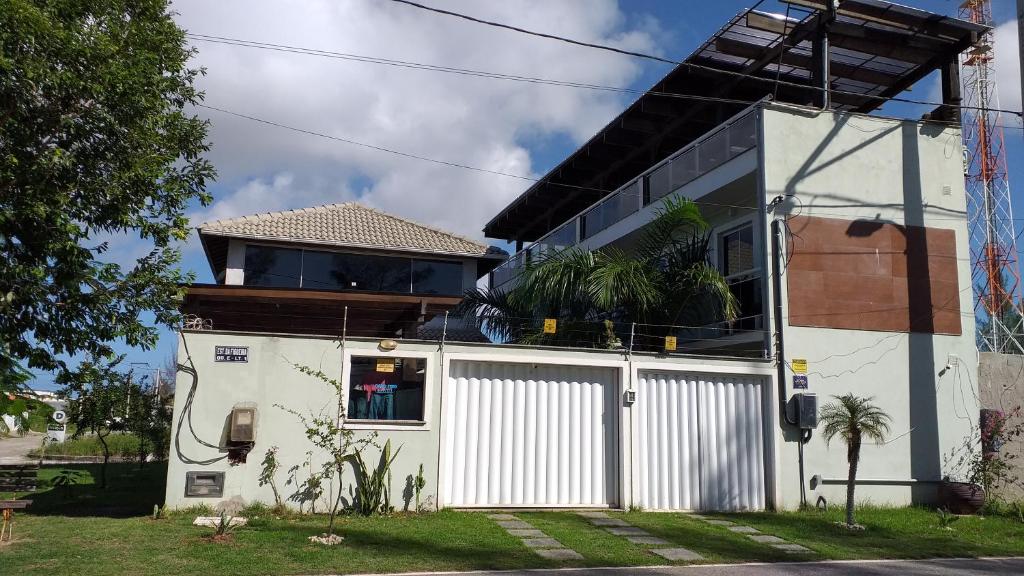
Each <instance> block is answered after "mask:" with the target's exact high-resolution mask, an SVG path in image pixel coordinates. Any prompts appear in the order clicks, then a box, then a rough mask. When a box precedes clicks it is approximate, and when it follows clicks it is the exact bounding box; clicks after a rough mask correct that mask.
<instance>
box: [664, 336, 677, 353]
mask: <svg viewBox="0 0 1024 576" xmlns="http://www.w3.org/2000/svg"><path fill="white" fill-rule="evenodd" d="M675 349H676V337H675V336H665V350H668V351H670V352H672V351H674V350H675Z"/></svg>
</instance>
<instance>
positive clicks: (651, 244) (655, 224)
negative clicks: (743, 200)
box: [637, 196, 708, 259]
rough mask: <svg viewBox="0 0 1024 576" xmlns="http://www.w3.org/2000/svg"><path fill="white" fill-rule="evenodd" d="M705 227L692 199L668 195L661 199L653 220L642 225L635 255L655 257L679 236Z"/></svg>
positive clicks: (684, 235) (700, 231)
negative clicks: (661, 202) (660, 204)
mask: <svg viewBox="0 0 1024 576" xmlns="http://www.w3.org/2000/svg"><path fill="white" fill-rule="evenodd" d="M707 227H708V223H707V221H706V220H704V217H703V216H701V214H700V208H698V207H697V205H696V204H695V203H694V202H693V201H692V200H688V199H686V198H676V197H672V196H669V197H667V198H665V199H664V200H663V204H662V206H661V207H660V208H659V209H658V211H657V216H656V217H655V218H654V220H652V221H651V222H650V223H648V224H647V225H646V226H645V227H644V230H643V234H642V235H641V237H640V242H639V248H638V250H637V256H638V257H639V258H644V259H646V258H657V257H659V256H660V255H661V254H662V252H664V251H665V249H666V247H668V246H671V245H672V244H674V243H675V242H676V241H677V239H679V238H680V237H684V238H685V237H687V236H690V235H692V234H694V233H702V232H703V231H704V230H706V229H707Z"/></svg>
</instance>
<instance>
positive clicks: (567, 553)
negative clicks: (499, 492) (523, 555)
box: [487, 514, 583, 560]
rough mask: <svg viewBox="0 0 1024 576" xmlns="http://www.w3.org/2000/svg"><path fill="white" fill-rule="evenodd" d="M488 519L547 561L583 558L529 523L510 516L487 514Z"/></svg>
mask: <svg viewBox="0 0 1024 576" xmlns="http://www.w3.org/2000/svg"><path fill="white" fill-rule="evenodd" d="M487 517H488V518H490V519H491V520H494V522H495V523H496V524H497V525H498V526H501V527H502V528H504V529H505V531H506V532H508V533H509V535H511V536H515V537H516V538H519V539H520V540H521V541H522V543H523V545H524V546H526V547H527V548H529V549H531V550H533V551H534V552H536V553H537V554H538V555H539V556H541V557H544V558H547V559H548V560H582V559H583V556H582V555H581V554H580V553H579V552H577V551H575V550H570V549H568V548H566V547H565V546H564V545H563V544H562V543H561V542H559V541H558V540H555V539H554V538H552V537H550V536H548V535H547V534H545V533H544V532H542V531H540V530H537V529H536V528H534V527H533V525H532V524H530V523H529V522H525V521H523V520H521V519H519V518H516V517H515V516H514V515H512V514H488V515H487Z"/></svg>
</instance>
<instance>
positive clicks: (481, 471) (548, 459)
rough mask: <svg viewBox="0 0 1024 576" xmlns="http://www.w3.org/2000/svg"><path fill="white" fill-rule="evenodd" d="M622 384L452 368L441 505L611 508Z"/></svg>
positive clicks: (592, 376)
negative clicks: (620, 386)
mask: <svg viewBox="0 0 1024 576" xmlns="http://www.w3.org/2000/svg"><path fill="white" fill-rule="evenodd" d="M617 384H618V382H617V370H615V369H612V368H595V367H589V366H558V365H549V364H520V363H498V362H478V361H463V360H455V361H452V363H451V367H450V374H449V378H448V382H447V387H446V389H445V391H444V399H443V402H444V409H443V410H444V416H443V417H444V419H445V435H444V439H443V442H444V444H443V446H442V450H444V454H445V462H444V504H445V505H446V506H457V507H472V506H499V507H500V506H537V507H553V506H609V505H612V504H614V503H615V501H616V499H617V496H618V485H617V481H616V478H617V465H616V462H617V451H616V440H615V439H616V438H617V427H618V423H617V414H618V402H617V388H618V386H617Z"/></svg>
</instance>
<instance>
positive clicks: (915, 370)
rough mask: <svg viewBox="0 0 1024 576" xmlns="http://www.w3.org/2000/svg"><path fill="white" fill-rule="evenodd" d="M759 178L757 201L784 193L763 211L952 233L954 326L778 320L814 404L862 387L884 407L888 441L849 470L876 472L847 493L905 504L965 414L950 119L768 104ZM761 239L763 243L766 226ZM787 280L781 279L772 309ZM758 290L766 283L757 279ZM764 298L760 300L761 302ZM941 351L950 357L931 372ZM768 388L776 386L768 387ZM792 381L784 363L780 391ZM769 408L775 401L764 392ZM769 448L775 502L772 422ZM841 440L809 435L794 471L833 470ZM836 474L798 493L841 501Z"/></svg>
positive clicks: (786, 500) (970, 416)
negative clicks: (901, 327) (935, 121)
mask: <svg viewBox="0 0 1024 576" xmlns="http://www.w3.org/2000/svg"><path fill="white" fill-rule="evenodd" d="M763 138H764V155H765V160H764V174H763V180H764V186H765V194H766V199H767V201H769V202H770V201H771V200H772V199H773V198H775V197H776V196H779V195H790V194H792V195H795V197H792V198H787V200H786V202H785V203H784V204H783V205H782V207H780V208H779V209H777V210H776V211H775V213H774V214H769V215H768V218H769V219H771V218H773V217H774V218H782V217H785V216H789V215H795V214H800V215H805V216H820V217H831V218H842V219H847V220H855V219H860V218H863V219H875V218H878V219H880V220H883V221H887V222H892V223H896V224H908V225H918V226H928V227H934V228H945V229H951V230H954V231H955V233H956V244H957V257H958V262H957V265H958V271H959V285H960V290H961V292H960V310H961V314H962V317H961V326H962V334H961V335H959V336H947V335H932V334H919V333H914V334H905V333H888V332H869V331H858V330H834V329H821V328H809V327H800V326H790V325H789V324H788V322H787V323H786V325H785V327H784V332H785V353H786V357H787V360H789V361H791V360H792V359H794V358H802V359H806V360H808V363H809V368H808V372H809V381H810V389H809V390H808V391H809V392H814V393H816V394H817V395H818V399H819V405H821V404H824V403H825V402H828V401H829V400H831V399H832V396H834V395H839V394H844V393H848V392H852V393H854V394H857V395H859V396H871V397H874V399H875V401H876V403H878V404H879V405H880V406H881V407H882V408H884V409H885V411H886V412H888V413H889V415H891V416H892V417H893V425H892V435H891V438H890V441H889V443H888V444H886V445H883V446H877V445H873V444H867V445H865V446H864V448H863V451H862V460H861V466H860V471H859V476H860V477H861V478H864V479H867V480H872V479H874V480H880V481H881V482H875V483H865V484H864V485H858V487H857V494H858V499H859V500H862V501H865V502H873V503H876V504H883V503H891V504H906V503H908V502H910V500H911V497H912V496H914V497H915V499H920V500H928V499H930V498H933V497H934V494H935V485H934V484H921V483H915V482H914V481H934V480H938V479H940V478H941V477H942V476H943V475H944V474H947V473H950V472H955V471H953V470H949V469H948V468H946V467H944V466H943V456H944V455H946V454H948V453H949V452H950V451H951V450H952V449H953V448H954V447H955V446H956V445H958V444H959V443H960V442H962V440H963V438H965V437H966V436H967V435H968V434H969V433H970V431H971V429H972V426H974V425H976V424H977V417H978V403H977V386H976V378H975V374H977V353H976V351H975V342H974V330H975V327H974V316H973V313H972V311H973V302H972V292H971V281H970V272H971V271H970V262H969V258H970V256H969V250H968V237H967V220H966V215H965V214H966V195H965V190H964V177H963V166H962V161H961V135H960V131H959V129H956V128H950V127H937V126H935V125H930V124H921V123H918V122H909V121H907V122H901V121H897V120H888V119H881V118H874V117H866V116H861V115H839V114H832V113H820V114H816V113H811V112H809V111H807V110H797V109H791V108H784V107H775V106H768V107H767V108H766V110H765V114H764V126H763ZM765 234H766V235H765V245H766V246H770V245H771V237H770V234H771V232H770V230H766V232H765ZM786 284H787V280H786V277H785V272H783V278H782V291H783V298H782V301H783V308H784V310H783V316H784V317H786V316H787V315H788V310H786V303H787V299H788V297H787V295H786ZM769 288H770V287H769ZM770 301H771V300H769V302H770ZM950 360H955V361H956V364H957V365H956V366H955V367H953V368H952V369H950V370H948V371H946V372H945V373H944V374H943V375H942V376H939V372H940V371H941V370H942V369H943V367H945V366H946V364H947V362H948V361H950ZM775 392H776V394H777V393H778V388H777V387H776V388H775ZM792 393H793V390H792V370H790V369H787V371H786V384H785V394H786V397H788V396H789V395H790V394H792ZM775 406H776V407H777V406H778V399H776V403H775ZM775 435H776V441H777V442H778V445H779V446H780V451H779V454H778V455H777V457H778V462H777V467H778V469H779V475H778V482H779V488H778V489H779V492H778V498H779V500H778V501H779V504H780V505H781V506H783V507H787V508H792V507H795V506H797V505H798V504H799V481H798V469H797V443H796V441H795V435H794V433H793V432H792V431H791V429H790V428H789V427H780V428H778V429H776V432H775ZM846 471H847V463H846V454H845V448H844V446H843V444H842V442H841V441H840V440H836V441H833V443H832V445H831V446H830V447H829V446H826V444H825V442H824V441H823V440H822V438H821V436H820V434H815V436H814V437H813V438H812V440H811V441H810V443H809V444H807V446H806V474H807V479H808V482H809V480H810V478H811V476H813V475H816V474H820V475H822V476H824V477H826V478H845V476H846ZM844 491H845V484H841V483H834V484H828V485H825V486H823V487H820V488H819V489H818V490H815V491H809V493H808V498H809V500H810V502H811V503H812V504H813V503H814V501H815V499H816V498H817V496H819V495H822V496H824V497H825V498H827V499H828V501H829V502H830V503H841V502H842V501H843V497H844V496H843V494H844Z"/></svg>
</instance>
